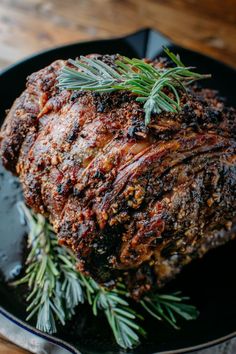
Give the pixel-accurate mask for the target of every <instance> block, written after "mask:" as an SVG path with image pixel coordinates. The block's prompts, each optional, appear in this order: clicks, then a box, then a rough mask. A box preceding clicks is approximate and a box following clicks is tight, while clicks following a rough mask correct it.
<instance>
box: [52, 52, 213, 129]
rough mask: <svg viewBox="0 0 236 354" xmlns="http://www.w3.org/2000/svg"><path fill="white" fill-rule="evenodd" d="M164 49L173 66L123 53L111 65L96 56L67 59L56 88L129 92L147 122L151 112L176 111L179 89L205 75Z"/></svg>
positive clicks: (183, 89)
mask: <svg viewBox="0 0 236 354" xmlns="http://www.w3.org/2000/svg"><path fill="white" fill-rule="evenodd" d="M164 51H165V53H166V54H167V55H168V57H169V58H170V59H171V60H172V61H173V63H174V64H175V65H176V66H175V67H173V68H158V67H154V66H153V65H152V64H149V63H147V62H145V61H144V60H141V59H135V58H134V59H129V58H127V57H124V56H119V60H116V61H115V65H114V66H113V67H111V66H109V65H107V64H106V63H104V62H103V61H101V60H99V59H98V58H87V57H84V56H81V57H80V59H79V60H72V59H69V60H68V63H69V64H70V65H71V66H72V67H69V66H67V65H66V66H64V67H63V68H62V70H61V73H60V75H59V78H58V80H59V87H61V88H63V89H67V90H83V91H96V92H112V91H117V90H125V91H130V92H132V93H133V94H135V95H137V96H138V97H137V98H136V101H138V102H141V103H143V108H144V111H145V124H146V125H148V124H149V123H150V119H151V115H152V114H153V113H157V114H158V113H161V112H163V111H164V112H172V113H177V112H179V111H180V109H181V106H180V92H181V91H186V87H187V85H189V84H191V83H192V82H194V81H196V80H200V79H204V78H207V77H209V75H202V74H198V73H196V72H194V71H193V69H194V68H193V67H186V66H185V65H184V64H183V63H182V61H181V60H180V58H179V56H176V55H174V54H173V53H172V52H171V51H170V50H169V49H167V48H165V49H164Z"/></svg>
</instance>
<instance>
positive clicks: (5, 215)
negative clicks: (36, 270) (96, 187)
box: [0, 29, 236, 354]
mask: <svg viewBox="0 0 236 354" xmlns="http://www.w3.org/2000/svg"><path fill="white" fill-rule="evenodd" d="M163 45H164V46H168V47H169V48H171V50H173V51H174V52H175V53H176V52H177V53H179V54H180V56H181V57H182V59H183V61H184V63H186V64H187V65H195V66H197V68H198V71H199V72H202V73H211V74H212V79H211V80H209V81H204V82H203V84H204V85H205V86H207V87H211V88H214V89H217V90H219V92H220V94H221V95H222V96H224V97H226V98H227V103H228V104H229V105H234V104H235V92H234V88H235V82H236V71H235V70H234V69H232V68H229V67H227V66H225V65H224V64H222V63H220V62H218V61H215V60H213V59H211V58H208V57H206V56H203V55H201V54H198V53H195V52H192V51H189V50H186V49H184V48H181V47H178V46H176V45H175V44H174V43H171V42H170V41H169V40H168V39H167V38H165V37H164V36H162V35H161V34H160V33H158V32H156V31H153V30H151V29H145V30H141V31H139V32H137V33H135V34H132V35H129V36H127V37H123V38H119V39H110V40H101V41H93V42H86V43H76V44H72V45H68V46H63V47H59V48H55V49H52V50H49V51H46V52H43V53H40V54H38V55H35V56H33V57H30V58H28V59H26V60H24V61H22V62H19V63H17V64H15V65H13V66H11V67H9V68H7V69H6V70H5V71H3V72H1V73H0V120H1V123H2V122H3V120H4V117H5V110H6V109H8V108H9V107H10V106H11V104H12V102H13V101H14V99H15V98H16V97H17V96H18V95H19V94H20V93H21V91H22V90H23V89H24V87H25V79H26V77H27V76H28V75H29V74H31V73H32V72H34V71H36V70H38V69H41V68H43V67H44V66H46V65H48V64H50V63H51V62H52V61H53V60H55V59H59V58H65V59H66V58H68V57H71V58H74V57H76V56H78V55H80V54H83V55H85V54H88V53H101V54H102V53H104V54H105V53H110V54H112V53H121V54H123V55H127V56H129V57H149V58H151V59H153V58H155V56H157V55H159V54H160V53H161V52H162V46H163ZM21 198H22V194H21V188H20V186H19V184H18V181H17V180H16V178H13V177H12V176H11V175H10V174H9V173H8V172H6V171H4V169H3V168H2V167H1V170H0V306H1V308H0V332H1V333H4V334H5V335H7V336H8V337H9V338H10V339H12V340H13V341H15V342H16V343H17V344H19V345H21V346H24V347H26V348H28V349H30V350H31V351H33V352H36V353H91V354H95V353H96V354H100V353H103V354H108V353H120V354H121V353H124V351H122V350H121V349H119V348H118V346H117V345H116V344H115V342H114V341H113V339H112V334H111V332H110V329H109V327H108V326H107V324H106V321H105V320H104V319H103V318H94V317H93V316H92V315H91V311H90V309H89V308H88V307H86V306H81V307H79V308H78V311H77V315H76V316H75V317H74V319H73V320H72V321H71V322H69V323H68V324H67V325H66V326H65V327H60V329H59V332H58V333H57V334H56V335H55V336H49V335H45V334H43V333H41V332H39V331H37V330H36V329H35V328H34V327H33V325H32V326H31V325H29V324H26V323H25V322H24V318H25V302H24V292H23V291H22V290H14V289H13V288H11V287H9V286H8V285H7V282H8V281H10V280H11V279H13V278H14V277H15V276H16V275H18V274H19V272H20V271H21V269H22V263H23V259H24V251H23V250H24V249H25V231H26V230H25V226H24V225H23V224H22V223H21V220H20V218H19V214H18V210H17V206H16V203H17V200H19V199H21ZM235 254H236V242H235V241H234V242H233V241H232V242H230V243H228V244H227V245H225V246H224V247H221V248H219V249H217V250H214V251H211V252H209V254H207V255H206V256H205V257H204V258H203V259H201V260H197V261H194V262H193V263H192V264H190V265H189V266H187V267H186V268H185V269H184V271H183V272H182V273H181V274H180V275H179V276H178V277H177V279H176V280H175V281H173V282H172V283H171V284H169V285H168V290H172V289H173V290H182V291H183V292H184V294H185V295H189V296H190V297H191V301H192V303H193V304H195V305H196V306H197V307H198V309H199V310H200V317H199V318H198V319H197V320H196V321H190V322H183V323H182V324H181V330H179V331H176V330H173V329H171V328H170V327H169V326H168V325H166V324H162V323H160V322H157V321H155V320H153V319H152V318H151V317H149V316H148V315H146V316H145V317H146V319H145V323H144V327H145V328H146V329H147V332H148V336H147V338H146V339H144V340H143V341H142V344H141V345H140V346H139V347H138V348H137V349H135V350H133V351H131V353H136V354H138V353H139V354H151V353H167V352H169V353H184V352H189V351H193V350H197V349H198V350H199V349H202V348H206V347H209V346H212V345H214V344H217V343H220V342H222V341H224V340H226V339H228V338H231V337H234V336H235V335H236V279H235V273H234V270H235V269H236V257H235Z"/></svg>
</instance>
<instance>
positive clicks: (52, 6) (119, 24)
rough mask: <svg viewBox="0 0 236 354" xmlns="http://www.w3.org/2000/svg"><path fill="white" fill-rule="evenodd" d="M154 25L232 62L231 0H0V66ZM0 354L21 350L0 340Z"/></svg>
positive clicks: (235, 28) (235, 15) (235, 58)
mask: <svg viewBox="0 0 236 354" xmlns="http://www.w3.org/2000/svg"><path fill="white" fill-rule="evenodd" d="M144 27H152V28H156V29H158V30H159V31H161V32H163V33H164V34H165V35H167V36H168V37H170V38H171V39H172V40H173V41H175V42H176V43H178V44H180V45H182V46H184V47H187V48H190V49H194V50H197V51H200V52H202V53H205V54H208V55H210V56H212V57H215V58H217V59H220V60H222V61H223V62H225V63H227V64H229V65H231V66H236V0H224V1H222V0H156V1H155V0H66V1H65V0H52V1H48V0H0V69H2V68H4V67H6V66H7V65H9V64H11V63H14V62H15V61H17V60H19V59H22V58H23V57H25V56H27V55H30V54H32V53H35V52H37V51H40V50H43V49H46V48H50V47H52V46H55V45H61V44H66V43H70V42H75V41H82V40H90V39H94V38H108V37H117V36H121V35H125V34H128V33H130V32H133V31H135V30H138V29H140V28H144ZM0 353H1V354H8V353H9V354H10V353H11V354H23V353H28V352H27V351H25V350H22V349H18V348H17V347H16V346H14V345H13V344H11V343H9V342H8V341H7V340H4V339H2V338H0Z"/></svg>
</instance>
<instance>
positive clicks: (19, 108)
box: [0, 56, 236, 297]
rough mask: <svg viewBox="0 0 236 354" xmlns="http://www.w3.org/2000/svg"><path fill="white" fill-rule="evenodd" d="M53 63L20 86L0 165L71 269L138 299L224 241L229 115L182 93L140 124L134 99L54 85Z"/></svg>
mask: <svg viewBox="0 0 236 354" xmlns="http://www.w3.org/2000/svg"><path fill="white" fill-rule="evenodd" d="M101 60H103V61H104V62H107V63H109V62H112V60H113V59H112V57H109V56H103V57H101ZM64 65H65V62H64V61H56V62H54V63H52V64H51V65H50V66H48V67H46V68H45V69H42V70H40V71H39V72H37V73H34V74H32V75H31V76H30V77H29V78H28V81H27V87H26V90H25V91H24V92H23V93H22V95H21V96H20V97H19V98H17V99H16V101H15V103H14V104H13V107H12V108H11V110H10V111H9V113H8V115H7V118H6V120H5V122H4V124H3V127H2V130H1V136H0V143H1V156H2V161H3V164H4V166H5V167H6V168H7V169H8V170H10V171H12V172H13V173H14V174H16V175H18V176H19V178H20V181H21V183H22V185H23V189H24V197H25V200H26V203H27V204H28V205H29V206H30V207H32V208H33V210H34V211H36V212H38V213H42V214H44V215H45V216H47V217H49V219H50V221H51V223H52V224H53V225H54V228H55V230H56V232H57V234H58V239H59V242H60V243H61V244H64V245H67V246H68V247H70V248H71V249H73V251H74V252H75V253H76V254H77V256H78V267H79V270H80V271H82V272H84V273H85V274H89V275H91V276H92V277H94V278H95V279H96V280H97V281H99V282H101V283H104V284H112V283H113V282H114V281H115V280H116V279H117V278H118V277H121V276H122V277H123V278H124V280H125V281H126V282H127V284H128V286H129V289H130V291H131V293H132V295H133V296H134V297H139V296H141V294H142V293H143V292H145V291H147V290H149V289H150V288H151V287H153V286H154V285H155V284H158V285H159V286H161V285H163V284H165V282H166V281H168V280H169V279H171V278H173V277H174V276H175V274H177V273H178V272H179V271H180V270H181V268H182V267H183V265H185V264H187V263H189V262H190V261H191V260H192V259H194V258H196V257H200V256H202V255H203V254H205V253H206V252H207V251H208V250H210V249H212V248H214V247H216V246H218V245H221V244H223V243H225V242H226V241H228V240H229V239H232V238H234V237H235V235H236V111H235V109H233V108H228V107H225V105H224V101H223V100H222V99H220V98H219V97H218V96H217V94H216V92H214V91H212V90H208V89H200V88H197V87H196V86H192V87H190V88H188V91H187V92H186V93H182V94H181V103H180V104H181V111H180V112H178V113H170V112H163V113H160V114H152V117H151V121H150V123H149V125H148V126H145V123H144V121H145V119H144V115H145V113H144V109H143V106H142V105H141V103H139V102H137V101H136V99H135V98H136V97H135V95H134V94H131V93H129V92H124V91H120V92H110V93H97V92H96V93H92V92H85V91H69V90H65V89H64V90H63V89H61V88H59V87H58V82H57V77H58V73H59V71H60V70H61V68H62V66H64ZM155 65H162V62H159V63H158V62H157V63H156V64H155Z"/></svg>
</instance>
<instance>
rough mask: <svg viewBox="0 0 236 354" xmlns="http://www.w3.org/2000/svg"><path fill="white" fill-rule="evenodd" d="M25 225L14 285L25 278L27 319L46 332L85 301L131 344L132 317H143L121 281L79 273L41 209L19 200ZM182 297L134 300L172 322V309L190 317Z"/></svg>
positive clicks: (136, 331) (134, 337)
mask: <svg viewBox="0 0 236 354" xmlns="http://www.w3.org/2000/svg"><path fill="white" fill-rule="evenodd" d="M19 207H20V210H21V211H22V212H23V214H24V216H25V219H26V221H27V225H28V227H29V234H28V243H29V247H30V249H31V250H30V252H29V254H28V257H27V260H26V270H25V276H24V277H23V278H21V279H19V280H17V281H15V282H14V283H13V284H14V285H20V284H24V283H26V284H27V285H28V288H29V296H28V297H27V302H28V304H29V305H28V307H27V312H28V317H27V320H29V319H31V318H32V317H33V318H36V327H37V328H38V329H40V330H41V331H44V332H47V333H55V332H56V331H57V327H56V325H57V322H60V323H61V324H62V325H64V324H65V323H66V320H67V319H68V318H70V317H71V316H72V315H73V314H75V308H76V306H77V305H78V304H79V303H83V302H84V301H87V302H88V303H89V304H90V305H91V309H92V312H93V314H94V315H95V316H97V315H98V313H99V312H103V313H104V315H105V316H106V318H107V320H108V323H109V325H110V327H111V330H112V332H113V335H114V337H115V340H116V342H117V344H118V345H119V346H120V347H122V348H124V349H127V348H133V347H134V346H137V345H138V344H139V342H140V336H143V335H145V331H144V330H143V328H142V327H141V326H140V325H139V324H138V323H137V320H138V319H143V317H142V316H140V315H139V314H137V313H136V312H135V311H133V310H132V309H131V308H130V302H129V300H130V295H129V293H128V291H127V290H126V288H125V285H124V284H122V283H119V284H117V287H116V288H113V289H112V290H110V289H109V290H108V289H106V288H104V287H102V286H100V285H98V284H97V283H96V282H95V281H94V280H93V279H92V278H89V277H85V276H84V275H82V274H80V273H79V272H77V270H76V262H77V259H76V256H75V255H74V254H72V253H71V251H70V250H68V249H67V248H65V247H63V246H59V245H58V243H57V237H56V235H55V233H54V231H53V229H52V226H51V225H50V224H49V223H48V222H47V221H46V219H45V218H44V217H43V216H41V215H36V214H34V213H33V212H32V211H31V210H29V209H28V208H27V207H26V206H25V205H24V203H20V204H19ZM185 300H188V298H186V297H182V296H181V295H180V293H175V294H169V295H168V294H158V293H155V294H149V295H146V296H145V297H144V298H143V299H142V300H141V302H140V305H141V307H143V309H145V310H146V311H147V312H148V313H149V314H151V315H152V316H154V317H155V318H156V319H157V320H165V321H167V322H168V323H170V324H171V325H172V326H173V327H174V328H178V327H177V325H176V322H177V319H176V315H179V316H180V317H182V318H184V319H186V320H192V319H195V318H196V317H197V315H198V312H197V310H196V308H195V307H194V306H192V305H188V304H185V303H183V301H185Z"/></svg>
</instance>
